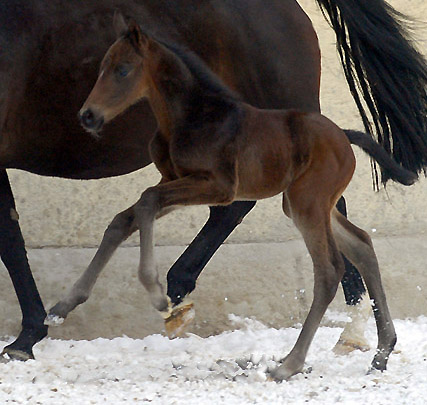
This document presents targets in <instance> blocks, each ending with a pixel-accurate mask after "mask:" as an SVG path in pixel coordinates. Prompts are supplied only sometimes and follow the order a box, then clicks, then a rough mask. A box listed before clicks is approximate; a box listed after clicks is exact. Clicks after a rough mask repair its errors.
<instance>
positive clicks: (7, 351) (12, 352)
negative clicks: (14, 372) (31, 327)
mask: <svg viewBox="0 0 427 405" xmlns="http://www.w3.org/2000/svg"><path fill="white" fill-rule="evenodd" d="M11 360H19V361H27V360H34V354H33V351H32V350H31V353H27V352H24V351H23V350H17V349H12V348H8V347H5V348H4V349H3V351H2V352H1V354H0V362H1V363H7V362H8V361H11Z"/></svg>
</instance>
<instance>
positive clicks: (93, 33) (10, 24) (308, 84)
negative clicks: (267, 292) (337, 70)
mask: <svg viewBox="0 0 427 405" xmlns="http://www.w3.org/2000/svg"><path fill="white" fill-rule="evenodd" d="M318 2H319V3H320V4H323V5H324V6H325V7H326V9H327V13H328V14H330V15H331V16H332V19H333V26H334V29H335V30H336V32H337V34H338V36H339V45H340V49H342V50H343V52H344V53H343V60H344V62H345V63H346V66H347V68H346V71H347V76H348V78H349V80H350V83H351V88H352V90H353V91H356V89H357V85H356V84H355V82H354V76H358V77H359V78H360V80H361V83H362V86H361V88H362V89H363V91H364V97H367V98H368V101H369V100H372V101H371V102H368V103H367V104H368V107H369V108H370V109H371V112H372V114H373V115H374V117H380V118H379V119H377V122H378V125H377V126H376V127H377V128H376V130H377V131H378V133H379V134H380V135H381V134H384V136H383V135H381V137H382V138H381V139H384V140H385V141H387V139H389V138H388V135H389V134H391V135H392V136H393V137H394V139H396V140H397V141H396V142H395V143H394V144H393V152H394V153H395V154H396V158H397V159H398V160H399V161H402V162H403V164H404V165H405V166H406V167H408V168H410V169H412V170H414V171H419V170H420V169H421V168H422V167H423V166H424V165H425V159H426V156H427V154H426V153H425V151H426V146H425V141H424V140H423V139H424V138H423V136H424V134H425V128H426V118H425V117H426V114H425V111H426V107H425V100H426V99H425V84H426V81H427V79H426V76H427V75H426V70H427V69H426V66H425V63H424V61H423V59H422V58H421V57H420V55H419V54H418V53H417V52H416V51H414V49H413V48H412V47H411V46H410V44H409V42H408V41H407V40H406V39H405V37H404V35H402V31H401V30H400V27H399V26H398V25H397V23H396V21H395V19H394V18H393V17H394V14H393V12H391V10H390V9H389V8H387V7H386V6H385V4H384V2H383V1H382V0H371V1H370V2H369V3H366V5H365V2H362V1H356V0H354V1H347V0H336V1H326V0H325V1H324V0H318ZM362 3H363V4H362ZM117 7H120V9H121V10H122V11H123V13H124V14H127V15H132V16H134V17H135V18H136V19H137V21H138V22H140V23H141V24H143V25H144V26H145V27H147V29H148V30H149V31H151V32H153V33H155V34H156V35H157V36H159V37H160V38H163V39H165V40H171V41H173V42H177V43H181V44H184V45H186V46H188V47H189V48H190V49H192V50H193V51H195V52H196V53H197V54H198V55H200V56H201V57H202V58H203V59H204V60H205V61H206V62H207V63H208V65H209V66H210V67H211V68H212V69H213V70H214V71H215V72H216V73H218V74H219V75H220V76H221V77H222V78H223V80H224V81H225V82H226V84H228V85H229V86H230V87H232V88H233V89H234V90H235V91H237V92H239V93H240V94H241V95H242V97H243V98H244V99H245V100H246V101H248V102H250V103H251V104H253V105H255V106H258V107H265V108H267V107H269V108H274V107H276V108H288V107H296V108H300V109H303V110H307V111H318V110H319V77H320V55H319V48H318V44H317V38H316V35H315V33H314V31H313V28H312V26H311V23H310V21H309V19H308V17H307V16H306V15H305V13H304V12H303V11H302V10H301V8H300V7H299V6H298V4H297V3H296V2H295V1H294V0H276V1H271V2H269V5H268V7H266V6H265V2H263V1H262V0H255V1H251V2H245V1H243V0H234V1H232V0H230V1H225V0H223V1H215V0H210V1H208V0H188V1H181V2H175V1H171V0H128V1H124V0H88V1H85V2H81V1H77V0H69V1H67V2H56V1H51V0H3V1H2V2H1V3H0V75H1V76H0V165H1V172H0V255H1V258H2V261H3V263H4V264H5V266H6V267H7V269H8V271H9V274H10V277H11V279H12V281H13V284H14V286H15V290H16V293H17V295H18V299H19V302H20V306H21V309H22V313H23V321H22V326H23V329H22V332H21V334H20V335H19V337H18V339H17V340H16V341H15V342H13V343H12V344H11V345H9V346H8V347H6V348H5V349H4V352H5V353H8V354H9V355H10V356H12V357H15V358H21V359H25V358H29V357H32V347H33V345H34V344H35V343H36V342H37V341H39V340H40V339H42V338H43V337H44V336H45V335H46V332H47V328H46V327H45V326H44V325H43V320H44V318H45V315H46V313H45V310H44V308H43V305H42V302H41V299H40V297H39V294H38V292H37V289H36V286H35V283H34V280H33V278H32V275H31V271H30V268H29V265H28V261H27V257H26V252H25V246H24V240H23V238H22V235H21V231H20V228H19V223H18V221H17V215H16V213H15V204H14V198H13V195H12V192H11V188H10V185H9V180H8V177H7V173H6V169H7V168H18V169H22V170H27V171H30V172H33V173H37V174H40V175H49V176H60V177H66V178H75V179H93V178H101V177H108V176H116V175H121V174H124V173H128V172H131V171H133V170H136V169H139V168H141V167H144V166H145V165H147V164H148V163H149V162H150V159H149V156H148V148H147V145H148V142H149V139H150V137H151V134H152V132H153V130H154V129H155V121H154V118H153V116H152V114H151V112H150V111H149V108H148V106H147V105H144V106H138V108H137V109H132V110H130V111H129V112H128V113H126V114H125V115H124V116H123V117H121V118H118V119H117V120H116V121H115V122H114V123H113V124H111V125H110V126H109V127H108V128H106V130H105V133H104V137H103V138H102V139H101V140H95V139H91V138H89V137H88V136H87V134H85V133H84V131H83V130H82V129H81V128H80V126H79V124H78V123H77V120H76V118H75V117H76V113H77V111H78V110H79V108H80V106H81V104H82V102H83V101H84V99H85V98H86V96H87V93H88V91H89V89H90V88H91V87H92V85H93V83H94V81H95V79H96V76H97V69H98V65H99V62H100V60H101V57H102V55H103V54H104V52H105V51H106V49H107V48H108V46H109V45H110V44H111V43H112V41H113V39H114V37H115V34H114V32H113V29H112V15H113V11H114V9H115V8H117ZM247 38H250V40H247ZM348 41H351V43H349V42H348ZM390 61H391V62H390ZM354 72H355V73H354ZM391 78H396V79H393V80H392V79H391ZM357 80H359V79H357ZM77 84H78V85H77ZM396 94H397V95H398V97H395V98H392V97H391V95H396ZM136 118H137V119H136ZM128 122H132V123H133V124H132V125H131V126H129V125H128V124H127V123H128ZM134 123H137V124H136V125H135V124H134ZM252 207H253V203H247V202H245V203H239V204H235V205H233V206H231V207H229V208H224V207H223V208H212V209H211V216H210V220H209V221H208V223H207V225H206V226H205V228H204V229H203V230H202V233H201V234H200V236H198V237H197V238H196V240H195V243H194V244H192V245H191V247H189V250H188V251H187V252H186V254H185V255H184V257H183V258H182V260H180V261H178V263H177V264H176V265H175V266H174V267H173V268H172V270H171V272H170V273H169V276H168V282H169V289H168V295H169V296H170V298H171V300H172V302H174V303H178V302H180V300H181V299H182V298H183V297H184V296H185V295H186V294H187V293H188V292H190V291H191V290H192V289H193V288H194V285H195V280H196V278H197V276H198V274H199V273H200V271H201V269H202V268H203V266H204V265H205V264H206V262H207V261H208V260H209V258H210V257H211V255H212V254H213V252H214V251H215V250H216V249H217V247H218V246H219V245H220V244H221V243H222V242H223V240H224V239H225V238H226V236H227V235H228V234H229V233H230V232H231V231H232V229H233V228H234V227H235V226H236V225H237V224H238V223H239V222H240V221H241V219H242V218H243V217H244V215H245V214H246V213H247V212H248V211H249V210H250V209H251V208H252ZM219 218H221V221H220V222H219V221H218V219H219ZM356 280H358V277H356ZM358 286H359V288H358V291H357V294H356V296H348V300H349V301H352V300H353V301H357V300H358V299H359V297H360V293H361V292H363V286H362V285H361V284H358ZM347 294H348V292H347Z"/></svg>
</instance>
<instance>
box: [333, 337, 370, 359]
mask: <svg viewBox="0 0 427 405" xmlns="http://www.w3.org/2000/svg"><path fill="white" fill-rule="evenodd" d="M370 349H371V348H370V347H369V344H368V342H367V341H366V340H365V339H364V338H361V339H357V340H353V339H339V340H338V342H337V344H336V345H335V347H334V348H333V349H332V351H333V352H334V353H335V354H337V355H339V356H345V355H347V354H349V353H351V352H353V351H354V350H360V351H361V352H367V351H369V350H370Z"/></svg>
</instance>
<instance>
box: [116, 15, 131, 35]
mask: <svg viewBox="0 0 427 405" xmlns="http://www.w3.org/2000/svg"><path fill="white" fill-rule="evenodd" d="M113 27H114V32H115V33H116V36H117V38H119V37H121V36H122V35H123V34H125V33H126V32H127V30H128V26H127V24H126V21H125V18H124V17H123V14H122V13H121V12H120V11H119V10H115V11H114V16H113Z"/></svg>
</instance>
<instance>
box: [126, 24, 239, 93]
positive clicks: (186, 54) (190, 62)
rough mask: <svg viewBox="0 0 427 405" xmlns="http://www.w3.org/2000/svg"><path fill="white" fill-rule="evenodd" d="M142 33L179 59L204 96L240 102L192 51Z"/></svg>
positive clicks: (144, 32)
mask: <svg viewBox="0 0 427 405" xmlns="http://www.w3.org/2000/svg"><path fill="white" fill-rule="evenodd" d="M142 33H143V34H144V35H146V36H147V37H149V38H151V39H152V40H154V41H156V42H158V43H159V44H160V45H162V46H164V47H165V48H166V49H168V50H169V51H170V52H172V53H173V54H174V55H175V56H176V57H177V58H178V59H180V60H181V61H182V62H183V63H184V65H185V66H186V67H187V68H188V70H189V71H190V72H191V74H192V75H193V77H194V79H195V80H196V82H197V84H198V85H199V86H200V87H201V90H202V91H203V93H204V94H205V95H206V96H211V97H212V96H213V97H218V98H224V99H228V100H229V101H240V97H239V95H238V94H237V93H235V92H234V91H232V90H231V89H230V88H228V87H227V86H226V85H225V84H224V83H223V82H222V80H221V79H220V78H219V77H218V76H217V75H216V74H215V73H214V72H212V70H211V69H210V68H209V67H208V66H207V64H206V63H205V62H204V61H203V60H202V59H201V58H200V57H199V56H197V55H196V54H195V53H194V52H193V51H191V50H189V49H188V48H186V47H184V46H182V45H178V44H176V43H170V42H166V41H164V40H161V39H158V38H156V37H155V36H153V35H151V34H149V33H148V32H146V31H142ZM128 36H129V33H128V34H127V35H125V37H128ZM131 43H132V40H131ZM132 45H133V44H132Z"/></svg>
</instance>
